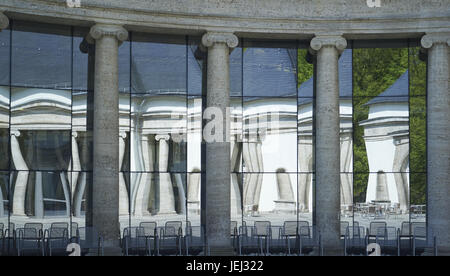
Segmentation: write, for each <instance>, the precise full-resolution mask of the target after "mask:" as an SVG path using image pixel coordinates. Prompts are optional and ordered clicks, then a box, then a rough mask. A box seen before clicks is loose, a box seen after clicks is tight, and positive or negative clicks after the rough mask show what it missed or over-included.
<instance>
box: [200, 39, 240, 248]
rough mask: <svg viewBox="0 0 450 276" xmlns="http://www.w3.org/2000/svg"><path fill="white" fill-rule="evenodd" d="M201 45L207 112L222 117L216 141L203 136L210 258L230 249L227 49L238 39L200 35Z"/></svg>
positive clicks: (218, 122) (228, 78) (228, 79)
mask: <svg viewBox="0 0 450 276" xmlns="http://www.w3.org/2000/svg"><path fill="white" fill-rule="evenodd" d="M202 44H203V45H204V46H205V47H207V48H208V66H207V67H208V68H207V71H208V72H207V98H206V105H207V109H209V110H210V111H213V110H214V111H217V112H218V113H221V114H218V115H221V116H222V121H220V120H218V118H217V117H216V118H215V120H216V123H217V124H216V129H215V134H216V135H215V137H218V136H221V137H218V140H219V141H218V140H217V139H214V140H213V141H208V140H207V137H205V140H206V142H207V143H206V147H205V149H206V150H205V155H206V168H205V169H206V170H205V171H206V185H205V188H206V196H205V201H206V202H205V208H206V210H205V213H206V216H205V222H206V225H205V228H206V237H207V239H208V244H209V245H210V247H211V255H213V256H214V255H230V254H233V251H232V250H233V249H232V247H231V243H230V210H231V208H230V205H231V203H230V183H231V181H230V143H229V134H230V120H229V118H227V114H228V112H227V109H228V108H229V107H230V76H229V67H230V64H229V54H230V48H234V47H236V46H237V45H238V38H237V37H236V36H235V35H234V34H232V33H217V32H208V33H206V34H205V35H203V37H202ZM214 114H217V113H215V112H214ZM210 123H211V122H210ZM220 131H221V132H220ZM217 133H219V135H217ZM211 134H212V133H211ZM206 135H210V134H209V133H207V134H206Z"/></svg>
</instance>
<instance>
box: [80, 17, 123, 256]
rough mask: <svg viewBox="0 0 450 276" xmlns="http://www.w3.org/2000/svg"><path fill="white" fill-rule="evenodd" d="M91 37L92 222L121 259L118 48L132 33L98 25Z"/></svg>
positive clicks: (114, 253)
mask: <svg viewBox="0 0 450 276" xmlns="http://www.w3.org/2000/svg"><path fill="white" fill-rule="evenodd" d="M89 35H90V36H91V37H92V38H93V39H95V84H94V110H95V112H94V120H93V121H94V122H93V125H94V130H93V132H94V137H93V139H94V143H93V152H94V153H93V193H92V221H93V226H94V227H95V228H96V229H97V230H98V231H99V233H100V234H101V235H102V237H103V239H104V246H105V249H106V250H105V254H110V255H119V254H121V249H120V243H119V238H120V229H119V227H120V225H119V87H118V86H119V81H118V48H119V44H120V42H121V41H124V40H125V39H127V37H128V32H127V31H126V30H125V29H124V28H123V27H121V26H116V25H106V24H97V25H95V26H93V27H92V28H91V30H90V33H89Z"/></svg>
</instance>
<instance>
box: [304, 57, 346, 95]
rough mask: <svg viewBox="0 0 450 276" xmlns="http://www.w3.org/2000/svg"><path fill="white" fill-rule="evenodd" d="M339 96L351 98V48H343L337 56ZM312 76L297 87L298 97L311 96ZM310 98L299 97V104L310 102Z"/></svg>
mask: <svg viewBox="0 0 450 276" xmlns="http://www.w3.org/2000/svg"><path fill="white" fill-rule="evenodd" d="M338 66H339V67H338V68H339V97H340V98H341V99H343V98H347V99H351V97H352V91H353V84H352V74H353V70H352V50H351V49H345V50H344V52H343V53H342V55H341V56H340V58H339V64H338ZM313 89H314V78H313V77H311V78H310V79H309V80H307V81H305V82H304V83H302V84H301V85H300V87H299V89H298V96H299V97H313V91H314V90H313ZM311 101H312V100H311V99H308V98H299V99H298V103H299V104H306V103H310V102H311Z"/></svg>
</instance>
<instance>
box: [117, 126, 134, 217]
mask: <svg viewBox="0 0 450 276" xmlns="http://www.w3.org/2000/svg"><path fill="white" fill-rule="evenodd" d="M125 138H127V133H126V132H120V134H119V171H121V169H122V164H123V158H124V156H125ZM128 179H131V177H130V178H128ZM128 214H129V200H128V190H127V184H126V182H125V178H124V177H123V173H122V172H119V215H120V216H124V215H128Z"/></svg>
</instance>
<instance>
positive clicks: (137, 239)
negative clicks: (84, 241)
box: [121, 221, 210, 256]
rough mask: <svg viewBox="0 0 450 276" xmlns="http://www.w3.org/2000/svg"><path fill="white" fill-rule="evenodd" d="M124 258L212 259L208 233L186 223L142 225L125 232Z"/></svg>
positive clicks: (199, 227)
mask: <svg viewBox="0 0 450 276" xmlns="http://www.w3.org/2000/svg"><path fill="white" fill-rule="evenodd" d="M121 245H122V250H123V254H124V255H125V256H129V255H147V256H150V255H205V256H207V255H209V253H210V250H209V246H208V245H207V241H206V236H205V231H204V228H203V227H202V226H192V225H191V223H190V222H189V221H187V222H186V223H185V225H184V227H183V222H181V221H168V222H166V223H165V224H164V226H163V227H158V224H157V223H156V222H141V223H140V224H139V226H133V227H126V228H125V229H124V230H123V234H122V239H121Z"/></svg>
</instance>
